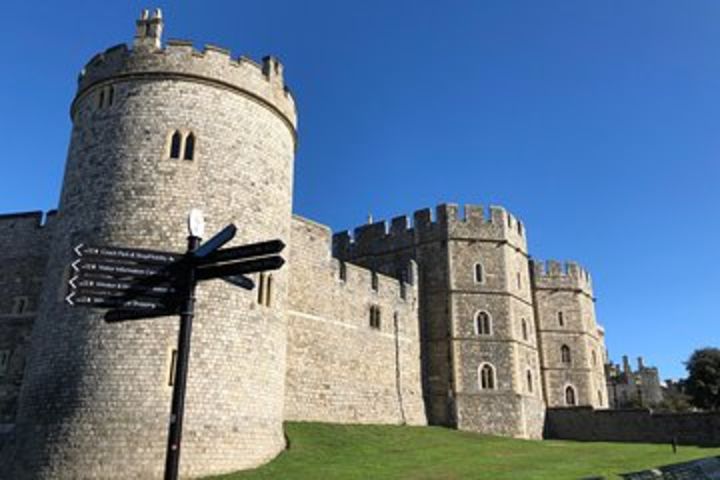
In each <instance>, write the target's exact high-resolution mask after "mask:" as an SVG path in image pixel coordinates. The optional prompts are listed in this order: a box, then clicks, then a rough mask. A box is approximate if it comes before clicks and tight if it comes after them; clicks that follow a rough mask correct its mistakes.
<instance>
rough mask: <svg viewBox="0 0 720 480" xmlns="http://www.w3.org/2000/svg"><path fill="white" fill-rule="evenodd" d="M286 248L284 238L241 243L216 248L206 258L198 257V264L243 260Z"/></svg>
mask: <svg viewBox="0 0 720 480" xmlns="http://www.w3.org/2000/svg"><path fill="white" fill-rule="evenodd" d="M284 248H285V243H284V242H283V241H282V240H268V241H266V242H258V243H251V244H248V245H240V246H238V247H230V248H225V249H223V250H216V251H214V252H212V253H210V254H208V255H207V256H206V257H204V258H201V259H198V264H199V265H209V264H212V263H217V262H228V261H231V260H241V259H243V258H251V257H261V256H265V255H272V254H274V253H280V252H282V251H283V249H284Z"/></svg>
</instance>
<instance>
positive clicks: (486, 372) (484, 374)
mask: <svg viewBox="0 0 720 480" xmlns="http://www.w3.org/2000/svg"><path fill="white" fill-rule="evenodd" d="M478 386H479V387H480V390H494V389H495V369H494V368H493V366H492V365H490V364H489V363H483V364H482V365H480V368H479V369H478Z"/></svg>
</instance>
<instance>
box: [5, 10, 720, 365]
mask: <svg viewBox="0 0 720 480" xmlns="http://www.w3.org/2000/svg"><path fill="white" fill-rule="evenodd" d="M155 6H160V7H162V8H163V9H164V12H165V17H166V38H185V39H192V40H194V41H195V42H196V44H197V45H198V46H201V45H202V44H203V43H206V42H208V43H215V44H218V45H222V46H225V47H227V48H230V49H231V50H232V51H233V53H234V54H235V55H239V54H247V55H249V56H251V57H253V58H256V59H259V58H261V57H262V56H263V55H265V54H268V53H273V54H276V55H277V56H279V57H280V58H281V59H282V60H283V63H284V64H285V72H286V79H287V82H288V84H289V85H290V87H291V88H292V90H293V92H294V93H295V96H296V98H297V101H298V109H299V114H300V129H299V133H300V145H299V150H298V154H297V159H296V181H295V211H296V212H298V213H300V214H302V215H305V216H308V217H310V218H313V219H315V220H318V221H320V222H323V223H326V224H329V225H330V226H331V227H332V228H333V229H334V230H340V229H346V228H351V227H353V226H356V225H359V224H361V223H363V222H364V221H365V219H366V217H367V214H368V212H372V214H373V216H374V218H375V219H381V218H390V217H392V216H395V215H399V214H402V213H411V212H412V211H413V210H416V209H419V208H422V207H429V206H434V205H436V204H438V203H441V202H456V203H460V204H462V203H479V204H485V205H487V204H491V203H492V204H500V205H504V206H506V207H507V208H508V209H510V210H511V211H512V212H514V213H515V214H516V215H518V216H519V217H520V218H522V219H523V220H524V222H525V224H526V226H527V228H528V237H529V242H530V248H531V253H532V255H533V256H534V257H535V258H538V259H546V258H557V259H575V260H578V261H580V262H581V263H582V264H584V265H585V266H587V267H588V268H589V269H590V271H591V272H592V275H593V279H594V282H595V293H596V295H597V298H598V302H597V311H598V317H599V320H600V322H601V323H602V324H604V325H605V327H606V330H607V342H608V347H609V349H610V354H611V356H612V357H613V358H614V359H616V360H618V359H619V357H620V356H621V355H622V354H624V353H627V354H629V355H630V356H631V357H636V356H638V355H643V356H644V357H645V358H646V362H647V363H649V364H655V365H658V366H659V367H660V369H661V374H662V376H663V377H664V378H665V377H677V376H681V375H684V367H683V365H682V362H683V361H684V360H686V359H687V357H688V356H689V354H690V353H691V352H692V350H693V349H695V348H698V347H702V346H706V345H714V346H718V345H719V344H720V335H719V332H720V327H718V322H719V321H720V318H719V317H718V313H717V312H718V308H717V302H718V300H720V270H719V269H718V266H719V265H720V248H719V247H720V215H718V212H717V208H718V206H719V205H720V201H719V200H720V162H718V158H719V156H720V135H718V134H717V132H718V130H720V108H719V107H720V88H718V87H720V48H719V47H720V3H717V2H713V1H693V2H675V1H633V2H590V1H585V2H577V1H570V0H567V1H564V2H558V1H548V0H545V1H543V2H537V1H531V0H528V1H509V0H503V1H500V0H498V1H492V2H491V1H470V0H468V1H456V0H449V1H444V2H429V1H426V2H421V1H417V0H416V1H393V2H388V1H382V0H370V1H363V2H350V1H322V2H321V1H312V0H308V1H303V2H291V1H285V0H276V1H274V2H267V1H243V2H232V1H226V2H221V1H207V0H206V1H202V2H200V1H192V2H190V1H184V2H157V3H155V4H147V3H141V2H135V1H130V2H128V1H123V2H119V1H113V2H110V1H108V2H97V1H84V2H82V1H76V2H50V1H45V2H24V1H23V2H21V1H17V0H9V1H6V2H3V15H4V17H5V19H6V20H5V22H3V28H2V29H1V30H0V48H1V49H2V58H3V66H2V71H3V74H2V75H0V112H2V115H0V127H1V131H2V132H3V133H4V135H3V154H4V155H3V160H2V162H3V169H2V175H0V212H14V211H23V210H36V209H49V208H52V207H54V206H55V205H56V203H57V199H58V196H59V189H60V183H61V181H62V172H63V166H64V162H65V154H66V151H67V141H68V138H69V132H70V121H69V117H68V109H69V104H70V101H71V100H72V97H73V94H74V89H75V82H76V78H77V73H78V71H79V70H80V68H81V67H82V66H83V65H84V63H85V62H86V61H87V60H88V59H89V58H90V57H92V55H94V54H95V53H96V52H98V51H101V50H103V49H105V48H106V47H109V46H111V45H114V44H117V43H120V42H129V41H130V40H131V38H132V35H133V28H134V20H135V18H136V17H137V15H138V12H139V11H140V9H141V8H143V7H150V8H152V7H155Z"/></svg>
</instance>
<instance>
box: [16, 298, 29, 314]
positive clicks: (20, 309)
mask: <svg viewBox="0 0 720 480" xmlns="http://www.w3.org/2000/svg"><path fill="white" fill-rule="evenodd" d="M27 309H28V297H15V298H14V299H13V307H12V313H13V314H15V315H20V314H23V313H25V312H27Z"/></svg>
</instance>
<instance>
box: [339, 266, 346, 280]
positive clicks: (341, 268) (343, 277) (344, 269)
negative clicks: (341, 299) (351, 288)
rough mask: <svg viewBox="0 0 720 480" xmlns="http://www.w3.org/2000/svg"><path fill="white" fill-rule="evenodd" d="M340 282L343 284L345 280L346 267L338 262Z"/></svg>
mask: <svg viewBox="0 0 720 480" xmlns="http://www.w3.org/2000/svg"><path fill="white" fill-rule="evenodd" d="M340 280H342V281H343V282H344V281H345V280H347V266H346V265H345V262H340Z"/></svg>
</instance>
